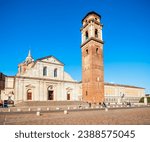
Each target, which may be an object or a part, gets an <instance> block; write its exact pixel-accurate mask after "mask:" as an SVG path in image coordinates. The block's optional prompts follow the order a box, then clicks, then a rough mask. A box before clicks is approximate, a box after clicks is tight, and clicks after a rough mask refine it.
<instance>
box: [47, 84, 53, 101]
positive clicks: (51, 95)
mask: <svg viewBox="0 0 150 142" xmlns="http://www.w3.org/2000/svg"><path fill="white" fill-rule="evenodd" d="M47 100H54V90H53V86H52V85H51V86H49V87H48V96H47Z"/></svg>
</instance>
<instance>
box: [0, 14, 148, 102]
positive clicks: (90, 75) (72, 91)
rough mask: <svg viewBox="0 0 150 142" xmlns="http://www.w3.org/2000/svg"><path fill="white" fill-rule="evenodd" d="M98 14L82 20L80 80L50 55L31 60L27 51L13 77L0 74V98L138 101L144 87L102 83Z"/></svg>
mask: <svg viewBox="0 0 150 142" xmlns="http://www.w3.org/2000/svg"><path fill="white" fill-rule="evenodd" d="M100 20H101V16H100V15H99V14H97V13H95V12H90V13H88V14H87V15H86V16H85V17H84V18H83V20H82V28H81V34H82V42H81V52H82V82H77V81H75V80H74V79H73V78H72V77H71V76H70V75H69V74H68V73H67V72H65V71H64V64H63V63H62V62H61V61H59V60H58V59H57V58H56V57H54V56H46V57H43V58H39V59H37V60H34V59H33V58H32V56H31V52H30V51H29V53H28V56H27V57H26V59H25V61H24V62H22V63H20V64H19V65H18V73H17V75H16V76H5V75H3V74H2V73H1V76H0V77H1V78H0V99H2V100H7V99H11V100H14V102H15V104H17V103H20V102H24V101H66V100H68V101H85V102H88V103H101V102H104V101H105V102H113V103H116V102H118V103H119V102H123V101H130V102H138V101H139V99H140V98H141V97H142V96H144V95H145V89H144V88H141V87H136V86H129V85H120V84H113V83H104V65H103V44H104V43H103V39H102V27H103V26H102V24H101V22H100Z"/></svg>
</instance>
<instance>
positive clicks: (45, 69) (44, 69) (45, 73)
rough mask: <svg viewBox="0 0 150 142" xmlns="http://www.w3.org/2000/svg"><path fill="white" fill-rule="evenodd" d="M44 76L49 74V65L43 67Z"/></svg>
mask: <svg viewBox="0 0 150 142" xmlns="http://www.w3.org/2000/svg"><path fill="white" fill-rule="evenodd" d="M43 76H47V67H44V68H43Z"/></svg>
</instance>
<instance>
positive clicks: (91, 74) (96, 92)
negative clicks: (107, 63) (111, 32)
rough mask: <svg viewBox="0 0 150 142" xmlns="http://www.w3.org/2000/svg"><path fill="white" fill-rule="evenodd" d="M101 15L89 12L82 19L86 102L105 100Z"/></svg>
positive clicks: (101, 101) (83, 92)
mask: <svg viewBox="0 0 150 142" xmlns="http://www.w3.org/2000/svg"><path fill="white" fill-rule="evenodd" d="M100 20H101V16H100V15H99V14H97V13H96V12H89V13H88V14H87V15H86V16H85V17H84V18H83V20H82V28H81V33H82V43H81V49H82V97H83V101H84V102H88V103H103V102H104V65H103V44H104V43H103V39H102V27H103V25H102V24H101V23H100Z"/></svg>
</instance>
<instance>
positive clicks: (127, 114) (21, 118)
mask: <svg viewBox="0 0 150 142" xmlns="http://www.w3.org/2000/svg"><path fill="white" fill-rule="evenodd" d="M0 124H1V125H78V124H79V125H97V124H98V125H103V124H105V125H107V124H111V125H115V124H120V125H123V124H124V125H127V124H128V125H150V107H147V108H131V109H113V110H108V111H105V110H91V111H89V110H87V111H70V112H69V111H68V114H66V115H65V114H64V112H63V111H62V112H44V113H42V114H41V116H37V115H36V113H35V112H34V113H21V112H20V113H12V114H9V113H0Z"/></svg>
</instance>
